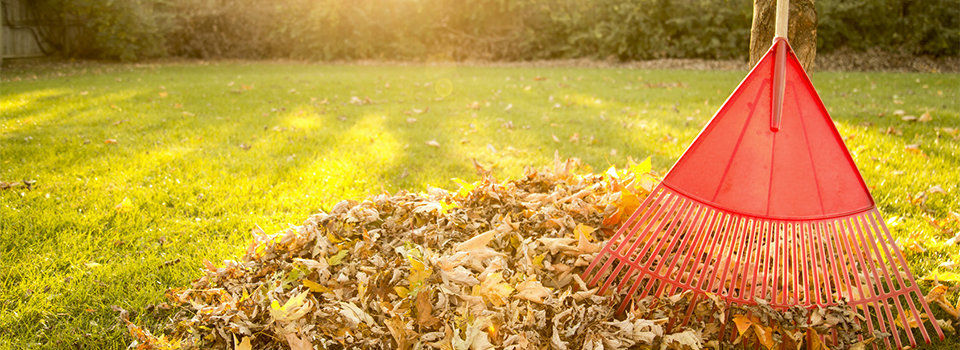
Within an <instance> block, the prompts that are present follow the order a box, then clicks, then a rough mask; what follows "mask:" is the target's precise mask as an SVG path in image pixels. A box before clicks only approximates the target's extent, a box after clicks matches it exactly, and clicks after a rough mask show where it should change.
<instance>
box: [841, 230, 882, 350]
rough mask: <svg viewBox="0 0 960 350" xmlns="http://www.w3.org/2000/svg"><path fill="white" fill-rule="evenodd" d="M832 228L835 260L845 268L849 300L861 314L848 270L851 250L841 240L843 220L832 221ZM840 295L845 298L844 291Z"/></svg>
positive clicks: (855, 310) (870, 326)
mask: <svg viewBox="0 0 960 350" xmlns="http://www.w3.org/2000/svg"><path fill="white" fill-rule="evenodd" d="M831 228H833V229H832V230H830V231H831V233H832V235H831V236H830V241H831V242H832V244H831V245H832V246H833V245H835V246H836V250H835V251H836V255H834V258H835V259H836V260H835V261H836V262H838V265H840V268H841V269H842V270H843V283H844V286H845V287H846V289H847V300H849V305H851V306H853V310H854V312H856V313H857V315H860V311H858V310H857V309H858V305H856V304H854V302H855V301H856V300H854V298H853V285H852V284H850V274H849V272H848V270H847V262H848V260H849V258H850V255H849V251H847V250H846V246H845V245H841V241H840V235H841V234H843V222H842V221H841V220H837V221H835V222H832V223H831ZM850 269H851V270H852V269H853V266H852V265H851V266H850ZM837 292H838V293H840V292H841V291H839V290H838V291H837ZM862 295H863V294H862V293H861V298H862ZM840 297H841V298H843V295H842V293H840ZM863 311H864V313H865V314H866V316H865V317H864V319H865V321H866V322H867V325H868V328H869V329H870V333H873V325H872V324H870V320H869V319H867V317H869V316H870V315H869V313H867V309H866V307H864V309H863ZM856 322H857V326H859V327H860V328H861V329H862V328H863V325H862V323H861V322H860V321H859V320H856ZM857 339H859V340H860V341H863V334H858V335H857ZM874 347H876V346H874Z"/></svg>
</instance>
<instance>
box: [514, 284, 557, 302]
mask: <svg viewBox="0 0 960 350" xmlns="http://www.w3.org/2000/svg"><path fill="white" fill-rule="evenodd" d="M549 296H550V290H549V289H547V288H546V287H544V286H543V284H541V283H540V281H536V280H526V281H523V282H520V284H518V285H517V294H514V295H513V297H514V298H519V299H524V300H529V301H532V302H535V303H543V299H544V298H547V297H549Z"/></svg>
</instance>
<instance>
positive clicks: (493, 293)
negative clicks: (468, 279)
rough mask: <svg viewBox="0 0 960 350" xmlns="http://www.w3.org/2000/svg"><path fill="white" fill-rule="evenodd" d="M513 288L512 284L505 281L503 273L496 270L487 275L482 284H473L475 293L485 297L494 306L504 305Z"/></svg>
mask: <svg viewBox="0 0 960 350" xmlns="http://www.w3.org/2000/svg"><path fill="white" fill-rule="evenodd" d="M513 290H514V289H513V287H511V286H510V284H508V283H505V282H504V281H503V275H501V274H500V273H499V272H495V273H491V274H489V275H487V277H486V278H484V279H483V281H481V282H480V285H478V286H473V295H475V296H481V297H483V298H484V299H486V300H487V302H489V303H490V304H493V305H494V306H503V305H504V304H506V299H507V297H509V296H510V294H511V293H513Z"/></svg>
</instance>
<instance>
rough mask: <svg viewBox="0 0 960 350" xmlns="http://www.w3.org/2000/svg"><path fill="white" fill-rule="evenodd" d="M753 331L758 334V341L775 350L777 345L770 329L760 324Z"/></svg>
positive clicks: (755, 325)
mask: <svg viewBox="0 0 960 350" xmlns="http://www.w3.org/2000/svg"><path fill="white" fill-rule="evenodd" d="M753 331H754V333H756V334H757V340H759V341H760V344H763V346H764V347H765V348H767V349H773V348H774V347H775V346H776V343H775V342H774V341H773V330H772V329H770V328H769V327H763V326H760V325H759V324H756V323H755V324H754V325H753Z"/></svg>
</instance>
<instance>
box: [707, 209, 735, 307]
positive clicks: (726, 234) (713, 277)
mask: <svg viewBox="0 0 960 350" xmlns="http://www.w3.org/2000/svg"><path fill="white" fill-rule="evenodd" d="M724 219H726V220H724V221H723V222H722V225H721V226H720V234H719V236H720V242H719V243H718V244H715V245H712V246H711V247H710V254H708V255H707V256H706V261H704V265H703V272H702V273H701V275H700V281H701V282H700V283H702V282H703V277H704V276H705V275H706V273H707V271H708V269H707V267H713V271H712V272H710V279H709V280H708V281H707V289H705V291H706V292H708V293H713V283H714V282H716V281H717V273H719V272H720V266H717V265H719V264H720V263H721V261H720V260H719V259H718V260H717V261H716V262H711V260H713V253H714V251H715V249H716V248H717V247H718V246H719V247H720V251H721V252H722V251H723V250H724V246H725V245H727V244H728V243H727V238H731V239H732V236H733V235H734V234H735V233H736V230H728V228H730V227H731V226H734V227H735V226H736V225H737V223H738V222H739V220H740V217H738V216H734V215H730V214H726V217H725V218H724ZM724 256H726V255H724Z"/></svg>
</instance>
